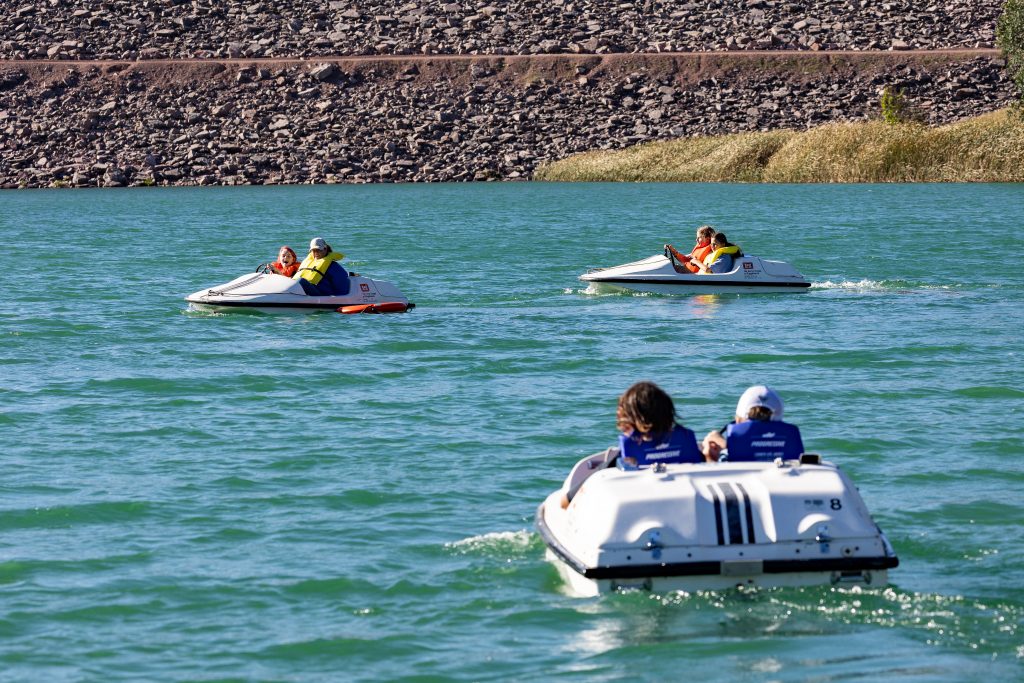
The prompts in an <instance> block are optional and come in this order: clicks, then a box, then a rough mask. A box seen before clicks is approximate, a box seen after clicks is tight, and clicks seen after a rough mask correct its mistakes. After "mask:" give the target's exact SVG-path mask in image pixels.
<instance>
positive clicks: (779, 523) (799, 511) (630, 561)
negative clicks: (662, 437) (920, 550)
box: [536, 449, 899, 596]
mask: <svg viewBox="0 0 1024 683" xmlns="http://www.w3.org/2000/svg"><path fill="white" fill-rule="evenodd" d="M617 452H618V449H610V451H608V452H602V453H597V454H595V455H592V456H589V457H587V458H584V459H583V460H581V461H580V462H579V463H578V464H577V465H576V466H575V467H574V468H573V470H572V472H571V473H570V474H569V477H568V478H567V479H566V482H565V485H564V486H563V488H562V489H560V490H558V491H555V492H554V493H552V494H551V495H550V496H548V498H547V499H546V500H545V501H544V502H543V503H542V504H541V505H540V507H539V508H538V509H537V519H536V523H537V528H538V530H539V531H540V534H541V537H542V538H543V539H544V542H545V543H546V544H547V547H548V551H547V555H548V558H549V559H550V560H552V561H553V562H554V563H555V565H556V566H557V567H558V569H559V573H560V574H561V575H562V576H563V578H564V579H565V580H566V582H567V583H568V584H569V586H570V587H571V590H572V592H573V593H575V594H577V595H582V596H593V595H598V594H600V593H605V592H610V591H616V590H621V589H642V590H650V591H655V592H665V591H674V590H683V591H696V590H718V589H728V588H735V587H738V586H764V587H776V586H810V585H834V584H841V585H857V584H859V585H870V586H884V585H885V584H886V583H887V581H888V570H889V569H891V568H893V567H896V566H897V565H898V564H899V560H898V559H897V557H896V554H895V552H894V551H893V548H892V546H891V545H890V544H889V541H888V540H887V539H886V537H885V534H884V533H882V530H881V529H880V528H879V527H878V525H877V524H875V522H874V520H872V518H871V515H870V514H869V513H868V510H867V508H866V507H865V505H864V501H863V500H862V499H861V497H860V494H859V493H858V492H857V489H856V487H854V485H853V484H852V482H851V481H850V480H849V478H848V477H847V476H846V475H845V474H844V473H843V472H842V471H841V470H839V469H838V468H837V467H836V466H835V465H833V464H831V463H827V462H820V459H819V458H818V456H816V455H805V456H802V458H801V460H799V461H797V460H790V461H785V462H783V461H781V460H778V461H776V462H775V463H760V462H758V463H727V462H722V463H701V464H661V465H656V466H653V467H649V468H644V469H638V470H632V471H625V470H623V469H620V468H618V467H616V466H608V465H607V460H608V459H610V456H614V455H617ZM583 482H586V484H585V486H583V487H582V488H580V486H581V485H583ZM570 490H572V491H576V493H575V496H574V497H573V498H572V501H571V502H570V503H569V506H568V508H567V509H562V506H561V500H562V496H563V494H564V493H565V492H566V491H570Z"/></svg>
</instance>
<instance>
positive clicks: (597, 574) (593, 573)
mask: <svg viewBox="0 0 1024 683" xmlns="http://www.w3.org/2000/svg"><path fill="white" fill-rule="evenodd" d="M570 566H572V565H570ZM898 566H899V558H897V557H884V556H883V557H836V558H826V559H819V560H765V561H764V562H763V565H762V569H761V572H762V573H763V574H794V573H798V572H858V571H876V570H881V569H893V568H894V567H898ZM573 568H574V569H576V567H573ZM576 571H578V572H579V573H580V574H582V575H583V576H585V577H586V578H588V579H641V578H650V577H673V576H706V575H710V576H718V575H720V574H722V563H721V562H673V563H666V564H646V565H630V566H624V567H587V568H586V569H584V570H583V571H579V569H576Z"/></svg>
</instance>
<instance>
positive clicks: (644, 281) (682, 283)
mask: <svg viewBox="0 0 1024 683" xmlns="http://www.w3.org/2000/svg"><path fill="white" fill-rule="evenodd" d="M586 282H596V283H598V284H604V283H608V284H639V285H676V286H679V287H794V288H798V289H804V288H806V287H810V286H811V283H810V282H739V281H737V280H721V281H718V282H715V281H712V282H700V281H695V280H659V279H656V278H624V277H609V278H601V279H596V278H595V279H593V280H587V281H586Z"/></svg>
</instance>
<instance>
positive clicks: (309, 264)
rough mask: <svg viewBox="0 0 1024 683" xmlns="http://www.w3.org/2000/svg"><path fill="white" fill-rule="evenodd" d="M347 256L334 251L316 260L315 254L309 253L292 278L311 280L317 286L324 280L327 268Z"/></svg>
mask: <svg viewBox="0 0 1024 683" xmlns="http://www.w3.org/2000/svg"><path fill="white" fill-rule="evenodd" d="M343 258H345V255H344V254H342V253H341V252H338V251H332V252H331V253H329V254H327V256H324V257H323V258H314V257H313V252H309V255H307V256H306V258H304V259H302V263H301V264H300V265H299V270H298V271H297V272H296V273H295V275H293V276H292V279H293V280H299V279H302V280H309V282H310V284H314V285H315V284H317V283H318V282H320V280H322V279H324V275H326V274H327V268H328V267H329V266H330V265H331V264H332V263H333V262H335V261H340V260H341V259H343Z"/></svg>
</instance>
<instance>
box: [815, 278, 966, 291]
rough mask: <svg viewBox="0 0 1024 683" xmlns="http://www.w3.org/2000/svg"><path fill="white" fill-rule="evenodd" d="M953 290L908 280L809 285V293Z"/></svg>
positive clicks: (816, 283)
mask: <svg viewBox="0 0 1024 683" xmlns="http://www.w3.org/2000/svg"><path fill="white" fill-rule="evenodd" d="M955 289H956V287H955V286H953V285H936V284H928V283H924V282H911V281H909V280H869V279H867V278H865V279H863V280H840V281H838V282H833V281H832V280H825V281H824V282H812V283H811V291H817V290H826V291H827V290H833V291H847V292H897V293H913V292H945V291H953V290H955Z"/></svg>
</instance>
